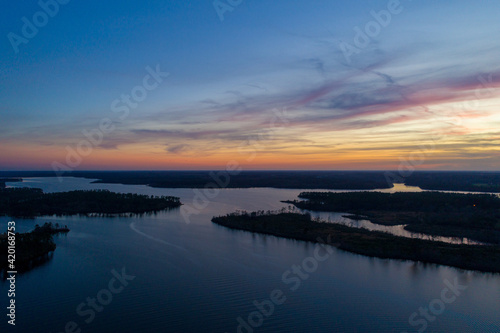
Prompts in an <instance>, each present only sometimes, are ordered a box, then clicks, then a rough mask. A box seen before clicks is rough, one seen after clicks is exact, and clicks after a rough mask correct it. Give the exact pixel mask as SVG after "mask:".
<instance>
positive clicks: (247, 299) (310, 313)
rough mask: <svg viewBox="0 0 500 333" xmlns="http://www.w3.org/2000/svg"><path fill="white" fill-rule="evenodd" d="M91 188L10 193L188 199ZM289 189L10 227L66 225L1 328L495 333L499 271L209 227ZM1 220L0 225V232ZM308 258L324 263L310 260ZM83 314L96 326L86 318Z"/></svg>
mask: <svg viewBox="0 0 500 333" xmlns="http://www.w3.org/2000/svg"><path fill="white" fill-rule="evenodd" d="M89 182H90V181H89V180H84V179H65V181H64V182H63V183H59V182H57V179H38V180H37V179H35V180H31V181H27V182H26V183H24V184H17V185H15V186H33V187H40V188H43V189H44V190H45V191H47V192H48V191H66V190H71V189H90V188H106V189H110V190H113V191H116V192H134V193H141V194H155V195H160V194H161V195H175V196H179V197H181V200H182V202H184V203H187V204H191V203H192V200H193V197H194V195H195V194H194V192H193V190H191V189H153V188H149V187H147V186H128V185H108V184H89ZM11 185H14V183H11ZM299 192H300V190H278V189H241V190H239V189H228V190H221V191H220V193H219V194H218V195H217V196H216V197H215V198H213V199H212V200H211V202H210V204H209V205H208V206H207V207H206V208H205V209H203V210H202V211H200V213H199V214H198V215H192V216H191V223H189V224H187V223H186V222H185V220H184V219H183V217H182V216H181V213H180V210H179V209H176V210H173V211H168V212H162V213H159V214H154V215H143V216H134V217H127V218H125V217H114V218H103V217H92V218H90V217H79V216H74V217H44V218H38V219H36V220H22V219H16V220H15V221H16V225H17V227H18V230H19V231H26V230H29V229H30V228H32V227H33V226H34V225H35V224H36V223H38V224H42V223H44V222H45V221H52V222H59V223H62V224H67V225H68V226H69V227H70V229H71V232H70V233H69V234H67V235H65V236H58V237H57V239H56V243H57V250H56V251H55V252H54V254H53V257H52V258H51V259H50V260H49V261H48V262H47V263H45V264H43V265H41V266H39V267H37V268H35V269H34V270H32V271H30V272H28V273H25V274H23V275H18V278H17V286H16V289H17V290H16V302H17V317H16V327H15V328H14V327H11V326H9V325H7V323H6V321H7V320H6V318H7V317H6V316H5V314H2V318H3V320H2V321H1V322H0V332H53V333H56V332H57V333H59V332H65V325H67V323H68V322H74V323H75V324H76V325H77V326H78V327H77V328H78V329H81V332H96V333H100V332H237V327H238V321H237V320H238V318H239V317H241V318H242V319H243V320H245V322H246V323H247V324H246V325H249V324H248V317H249V315H250V314H252V313H253V315H252V316H253V317H252V316H251V318H250V319H253V320H254V321H253V324H255V325H254V326H255V327H253V326H247V328H245V329H241V330H240V331H241V332H250V331H253V332H402V331H407V332H417V330H418V329H420V328H423V327H424V323H426V324H427V325H428V326H427V328H426V331H427V332H490V331H491V332H495V331H499V330H500V317H499V316H498V313H499V311H500V297H499V296H500V275H493V274H483V273H476V272H469V271H462V270H458V269H454V268H450V267H444V266H437V265H423V264H420V263H413V262H403V261H395V260H381V259H373V258H368V257H364V256H359V255H354V254H350V253H347V252H343V251H339V250H336V249H335V248H328V249H327V250H328V251H331V254H329V252H327V250H325V249H323V248H320V250H321V251H320V252H318V248H317V247H318V246H319V245H315V244H311V243H305V242H300V241H293V240H286V239H279V238H276V237H273V236H264V235H257V234H251V233H248V232H243V231H234V230H229V229H226V228H224V227H221V226H217V225H214V224H213V223H211V222H210V219H211V217H212V216H214V215H220V214H225V213H228V212H232V211H234V210H236V209H245V210H249V211H250V210H259V209H263V210H268V209H271V210H273V209H279V208H281V207H283V206H285V204H283V203H281V202H280V201H281V200H287V199H295V198H296V196H297V194H298V193H299ZM9 220H10V219H9V218H6V217H2V218H0V225H1V227H2V230H5V229H6V226H7V221H9ZM318 253H321V255H322V256H323V258H324V257H326V260H325V261H321V262H320V261H318V260H314V259H312V258H314V255H315V254H318ZM314 261H315V263H316V265H313V264H314ZM303 264H304V265H305V267H306V268H307V269H308V270H309V273H307V271H305V270H304V269H302V270H301V275H297V274H293V272H292V271H291V269H292V266H294V265H298V266H302V265H303ZM122 268H124V269H125V272H126V274H127V275H131V276H135V278H133V280H129V281H126V284H127V285H126V286H124V287H123V290H121V292H118V293H116V294H113V293H110V292H109V291H106V290H109V282H110V280H111V279H112V278H114V275H113V273H112V270H116V271H118V272H120V273H121V272H122ZM284 274H285V276H286V277H287V278H288V280H284V279H283V275H284ZM291 278H294V280H290V279H291ZM445 280H448V281H450V282H452V283H453V282H455V280H456V283H458V284H460V285H463V286H464V288H466V289H465V290H462V291H459V292H460V295H459V296H456V297H455V299H454V300H453V301H452V302H450V303H444V302H442V301H441V302H440V299H441V295H442V291H443V289H445V288H446V285H445V282H444V281H445ZM118 285H119V283H118V282H116V283H115V285H114V287H116V288H118ZM292 287H294V288H293V290H292ZM7 289H8V285H7V283H5V282H3V283H1V284H0V295H1V296H0V302H1V303H0V304H1V307H2V308H3V309H5V307H6V306H7V303H6V302H7V296H6V294H7ZM273 290H279V291H281V292H282V293H283V294H282V296H281V299H282V300H283V299H284V298H286V300H285V301H284V303H283V304H280V305H274V309H273V311H270V309H269V308H268V309H267V310H268V311H267V312H266V311H264V312H266V314H269V316H265V315H262V314H256V313H254V311H256V310H257V308H256V306H255V305H254V304H253V303H254V302H255V301H257V302H258V303H262V302H263V301H266V300H269V299H270V298H271V293H272V291H273ZM98 294H100V296H101V300H106V305H103V306H102V308H99V310H100V311H101V312H99V311H97V310H90V309H92V308H91V307H90V306H88V305H86V304H85V303H86V302H87V298H88V297H90V298H95V297H96V296H97V295H98ZM106 295H111V297H112V299H107V298H105V296H106ZM446 295H447V296H450V297H451V296H453V295H452V294H446ZM82 303H83V304H84V306H83V307H82V308H80V310H83V311H87V312H86V313H87V314H86V315H79V314H78V313H77V308H78V307H79V305H80V304H82ZM108 303H109V304H108ZM265 304H269V303H266V302H265ZM430 304H433V306H439V305H440V304H444V306H445V308H444V309H441V308H439V307H438V308H434V311H435V313H436V315H433V314H432V313H430V315H431V317H429V318H431V319H432V320H431V319H424V318H425V317H424V316H422V315H420V314H417V316H416V317H415V318H413V319H414V320H415V321H418V323H414V325H413V326H412V325H411V324H410V323H409V317H410V316H411V315H412V313H414V312H416V311H417V312H418V311H419V308H420V307H422V308H426V307H429V305H430ZM97 305H99V304H97ZM3 311H4V312H5V313H6V310H3ZM80 312H81V311H80ZM92 312H93V313H94V314H95V317H94V318H90V314H89V313H92ZM270 312H272V314H270ZM259 316H260V317H259ZM90 319H92V320H90ZM260 319H262V320H260ZM85 320H88V321H89V323H87V322H85ZM70 325H71V324H70ZM248 328H250V330H249V329H248ZM70 331H71V330H70ZM75 332H77V331H75Z"/></svg>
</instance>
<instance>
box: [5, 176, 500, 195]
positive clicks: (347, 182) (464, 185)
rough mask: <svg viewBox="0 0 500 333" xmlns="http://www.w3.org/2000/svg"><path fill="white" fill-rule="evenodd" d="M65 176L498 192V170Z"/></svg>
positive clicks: (185, 184)
mask: <svg viewBox="0 0 500 333" xmlns="http://www.w3.org/2000/svg"><path fill="white" fill-rule="evenodd" d="M64 176H65V177H80V178H87V179H98V180H97V181H95V182H96V183H107V184H125V185H148V186H151V187H158V188H203V187H205V186H207V185H208V184H210V186H215V187H220V188H251V187H271V188H283V189H304V190H305V189H325V190H374V189H388V188H391V187H392V184H393V183H404V184H405V185H407V186H418V187H420V188H421V189H423V190H436V191H466V192H483V193H489V192H491V193H500V172H482V171H415V172H413V173H412V174H411V175H410V176H408V177H404V178H403V177H401V176H399V172H398V171H238V172H231V174H228V173H227V172H226V171H72V172H65V173H64ZM0 177H9V178H16V177H17V178H19V177H56V174H55V173H54V172H51V171H0Z"/></svg>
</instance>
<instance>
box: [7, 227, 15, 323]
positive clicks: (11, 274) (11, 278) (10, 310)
mask: <svg viewBox="0 0 500 333" xmlns="http://www.w3.org/2000/svg"><path fill="white" fill-rule="evenodd" d="M5 237H7V268H8V271H7V275H8V277H7V279H6V280H7V281H8V284H9V289H8V290H7V297H8V299H9V306H8V307H7V318H8V320H7V322H8V323H9V325H12V326H16V274H17V271H16V222H14V221H9V222H7V234H6V235H5Z"/></svg>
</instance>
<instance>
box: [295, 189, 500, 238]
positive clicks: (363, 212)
mask: <svg viewBox="0 0 500 333" xmlns="http://www.w3.org/2000/svg"><path fill="white" fill-rule="evenodd" d="M299 198H301V199H305V200H295V201H286V202H287V203H291V204H293V205H295V206H296V207H297V208H300V209H305V210H312V211H324V212H342V213H348V214H351V215H350V216H349V215H347V217H348V218H350V219H355V220H360V219H362V220H370V221H371V222H373V223H377V224H382V225H404V226H405V227H404V228H405V229H406V230H408V231H413V232H419V233H425V234H429V235H433V236H445V237H459V238H464V237H466V238H469V239H472V240H476V241H479V242H484V243H491V244H496V245H498V244H500V198H499V197H498V196H496V195H492V194H462V193H444V192H431V191H429V192H397V193H382V192H366V191H364V192H339V193H334V192H302V193H300V194H299Z"/></svg>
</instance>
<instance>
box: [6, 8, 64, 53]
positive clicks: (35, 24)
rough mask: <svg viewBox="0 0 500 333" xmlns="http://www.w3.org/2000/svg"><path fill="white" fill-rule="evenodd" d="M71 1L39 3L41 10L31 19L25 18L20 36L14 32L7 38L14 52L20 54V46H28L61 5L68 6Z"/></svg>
mask: <svg viewBox="0 0 500 333" xmlns="http://www.w3.org/2000/svg"><path fill="white" fill-rule="evenodd" d="M69 2H70V0H46V1H44V0H40V1H38V6H39V7H40V10H39V11H37V12H35V13H34V14H33V16H32V17H31V19H29V18H27V17H26V16H23V17H22V18H21V22H22V23H23V25H22V27H21V31H20V34H16V33H14V32H12V31H11V32H9V33H8V34H7V38H8V39H9V42H10V45H11V46H12V48H13V49H14V52H15V53H16V54H17V53H19V46H20V45H21V44H28V43H29V41H30V40H32V39H33V38H35V37H36V35H38V32H39V31H40V29H42V28H43V27H45V26H46V25H47V24H48V23H49V21H50V19H51V18H54V17H55V16H56V15H57V14H58V13H59V10H60V8H61V5H66V4H68V3H69Z"/></svg>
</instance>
